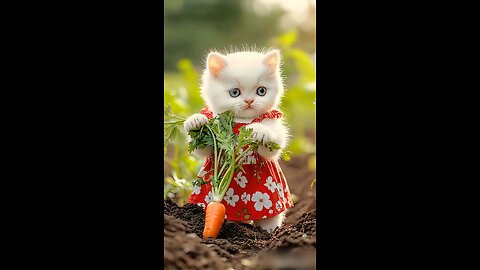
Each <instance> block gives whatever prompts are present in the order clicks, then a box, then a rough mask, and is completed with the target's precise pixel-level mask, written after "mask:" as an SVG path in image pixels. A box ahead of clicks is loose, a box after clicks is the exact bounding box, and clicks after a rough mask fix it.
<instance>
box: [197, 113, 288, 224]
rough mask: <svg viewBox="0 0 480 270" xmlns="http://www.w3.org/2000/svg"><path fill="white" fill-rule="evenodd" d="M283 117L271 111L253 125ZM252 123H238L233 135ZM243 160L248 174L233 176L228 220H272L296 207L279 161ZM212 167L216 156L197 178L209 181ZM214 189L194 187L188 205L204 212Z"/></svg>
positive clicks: (253, 156) (248, 157) (250, 157)
mask: <svg viewBox="0 0 480 270" xmlns="http://www.w3.org/2000/svg"><path fill="white" fill-rule="evenodd" d="M201 113H202V114H204V115H205V116H207V118H209V119H210V118H212V117H213V114H212V112H211V111H209V110H208V108H204V109H203V110H202V111H201ZM281 117H282V113H281V112H279V111H277V110H272V111H269V112H267V113H265V114H263V115H261V116H260V117H258V118H256V119H254V120H253V121H252V122H250V123H254V122H261V121H263V119H267V118H281ZM250 123H235V125H234V127H233V131H234V133H235V134H236V135H238V133H239V132H240V128H241V127H242V126H245V125H248V124H250ZM242 161H243V165H242V166H243V169H244V170H245V172H242V171H241V170H238V171H236V172H235V173H234V175H233V179H232V182H231V183H230V186H229V187H228V189H227V192H226V193H225V196H224V197H223V200H222V204H223V205H225V208H226V216H225V219H227V220H236V221H243V220H258V219H263V218H270V217H273V216H276V215H278V214H279V213H281V212H283V211H285V210H286V209H287V208H290V207H292V206H293V201H292V198H291V196H290V191H289V189H288V185H287V180H286V179H285V175H283V172H282V170H281V168H280V165H279V164H278V162H277V161H274V160H271V159H265V158H263V157H261V156H260V155H259V154H258V153H254V152H250V153H247V154H245V156H244V157H243V158H242ZM212 168H213V154H212V156H210V157H208V158H207V160H206V162H205V164H204V165H203V167H202V169H201V170H200V172H199V173H198V177H202V176H205V178H204V179H205V180H206V181H209V180H210V177H211V175H213V171H211V170H212ZM206 172H209V173H208V174H207V173H206ZM211 190H212V186H211V185H210V184H209V183H207V184H203V185H201V186H200V187H197V186H194V188H193V191H192V193H191V195H190V198H189V199H188V202H189V203H194V204H197V205H199V206H201V207H203V208H204V209H205V206H206V205H207V204H208V203H209V202H211V201H212V200H213V196H212V192H211Z"/></svg>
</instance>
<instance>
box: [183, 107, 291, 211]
mask: <svg viewBox="0 0 480 270" xmlns="http://www.w3.org/2000/svg"><path fill="white" fill-rule="evenodd" d="M233 124H234V116H233V113H232V112H230V111H227V112H224V113H221V114H219V115H218V116H217V117H215V118H212V119H210V120H209V121H208V123H207V124H205V125H204V126H202V127H201V128H200V129H198V130H191V131H190V132H189V135H190V136H191V138H192V140H191V141H190V143H189V146H190V147H189V152H193V151H194V150H195V149H198V148H199V149H204V148H205V147H208V146H209V147H211V148H212V149H213V157H214V162H213V164H214V169H213V177H210V184H211V185H212V194H213V201H216V202H221V201H222V199H223V196H224V195H225V192H226V191H227V188H228V186H229V185H230V182H231V180H232V177H233V174H234V172H235V171H238V170H242V171H243V167H242V166H241V163H240V160H241V159H242V157H243V156H244V155H245V154H246V153H248V152H249V151H251V150H253V151H257V149H258V147H259V146H260V145H262V144H261V143H260V142H258V141H255V140H253V139H252V138H251V135H252V131H253V130H252V129H247V128H246V127H245V126H243V127H242V128H240V133H239V135H238V136H236V135H235V134H234V133H233ZM263 145H264V146H265V147H267V148H268V149H269V150H270V151H273V150H282V157H284V158H285V159H288V158H289V156H288V152H287V151H285V150H284V149H282V148H281V147H280V146H279V145H278V144H276V143H274V142H269V143H267V144H263ZM245 147H247V148H246V150H245V151H243V152H241V153H240V150H241V149H244V148H245ZM195 184H196V185H201V184H207V181H205V179H197V180H196V181H195Z"/></svg>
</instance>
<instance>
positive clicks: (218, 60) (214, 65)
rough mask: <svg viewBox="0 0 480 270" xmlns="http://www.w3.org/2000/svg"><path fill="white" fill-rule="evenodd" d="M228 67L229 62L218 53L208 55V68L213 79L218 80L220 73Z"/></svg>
mask: <svg viewBox="0 0 480 270" xmlns="http://www.w3.org/2000/svg"><path fill="white" fill-rule="evenodd" d="M226 65H227V61H226V60H225V58H224V56H223V55H221V54H219V53H216V52H211V53H210V54H208V57H207V66H208V70H209V71H210V73H211V74H212V75H213V77H215V78H218V76H219V75H220V72H222V70H223V68H224V67H225V66H226Z"/></svg>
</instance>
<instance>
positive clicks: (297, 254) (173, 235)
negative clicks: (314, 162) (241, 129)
mask: <svg viewBox="0 0 480 270" xmlns="http://www.w3.org/2000/svg"><path fill="white" fill-rule="evenodd" d="M307 163H308V156H306V155H303V156H296V157H294V158H292V160H290V161H287V162H284V161H281V162H280V165H281V166H282V168H283V171H284V174H285V176H286V178H287V181H288V184H289V188H290V191H291V192H292V193H293V194H295V195H296V197H297V199H298V202H297V203H296V204H295V206H294V207H292V208H290V209H289V210H288V211H287V214H286V217H287V218H286V220H285V224H284V226H282V227H281V228H279V229H276V230H275V231H274V232H273V233H268V232H266V231H265V230H263V229H262V228H260V227H256V226H253V225H249V224H237V223H234V222H230V221H225V223H224V224H223V226H222V229H221V231H220V234H219V235H218V237H217V239H207V240H204V239H202V233H203V226H204V218H205V213H204V211H203V209H202V208H201V207H199V206H197V205H193V204H186V205H184V206H183V207H180V206H178V205H177V204H176V203H175V202H173V201H171V200H170V199H168V200H165V201H164V224H165V227H164V269H193V270H195V269H213V270H216V269H218V270H226V269H230V270H231V269H235V270H250V269H258V270H266V269H271V270H273V269H315V265H316V257H315V251H316V204H315V202H316V197H315V186H314V187H313V189H311V188H310V184H311V182H312V180H313V179H314V178H315V172H314V171H311V170H309V169H308V168H307Z"/></svg>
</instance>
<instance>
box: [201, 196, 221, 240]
mask: <svg viewBox="0 0 480 270" xmlns="http://www.w3.org/2000/svg"><path fill="white" fill-rule="evenodd" d="M225 211H226V209H225V206H224V205H223V204H222V203H220V202H215V201H213V202H210V203H209V204H208V205H207V209H206V214H205V229H204V230H203V239H207V238H209V237H212V238H214V239H215V238H217V236H218V233H220V228H221V227H222V225H223V221H224V217H225Z"/></svg>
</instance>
